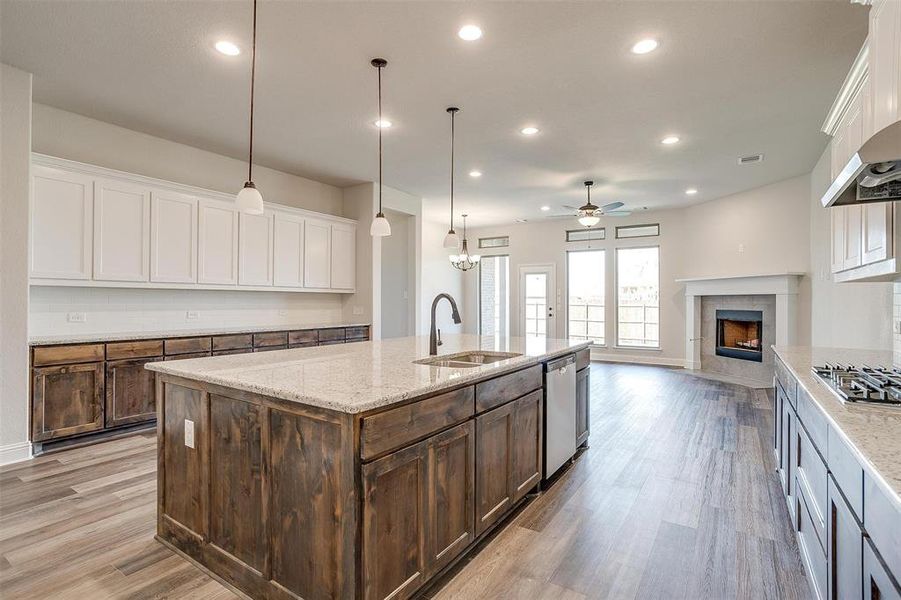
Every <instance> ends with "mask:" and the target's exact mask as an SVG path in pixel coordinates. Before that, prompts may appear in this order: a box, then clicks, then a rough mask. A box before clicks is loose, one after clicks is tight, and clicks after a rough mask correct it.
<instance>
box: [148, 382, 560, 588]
mask: <svg viewBox="0 0 901 600" xmlns="http://www.w3.org/2000/svg"><path fill="white" fill-rule="evenodd" d="M541 368H542V367H541V365H537V366H534V367H528V368H527V369H523V370H521V371H517V372H515V373H512V374H508V375H505V376H501V378H503V377H508V378H510V379H507V380H506V381H508V382H514V381H515V382H517V383H518V385H517V386H516V387H515V388H514V387H512V386H509V385H501V386H498V385H484V386H483V385H482V384H484V383H491V382H492V381H495V380H488V381H486V382H481V383H477V384H476V385H469V386H464V387H461V388H457V389H453V390H449V391H443V392H441V393H440V394H437V395H434V396H430V397H425V398H420V399H416V400H414V401H412V402H410V403H407V404H404V405H401V406H397V405H393V406H390V407H387V408H384V409H378V410H375V411H371V412H369V413H363V414H360V415H351V414H345V413H339V412H333V411H328V410H322V409H316V408H312V407H308V406H304V405H301V404H297V403H293V402H288V401H281V400H277V399H273V398H269V397H264V396H259V395H256V394H251V393H247V392H240V391H236V390H230V389H226V388H221V387H219V386H215V385H210V384H207V383H201V382H197V381H190V380H186V379H182V378H178V377H173V376H169V375H160V376H159V377H158V382H157V400H158V402H157V404H158V406H157V410H158V420H159V422H160V423H161V424H162V426H161V427H160V428H159V431H158V436H159V471H158V477H159V480H158V490H159V491H158V493H159V497H158V503H159V505H158V524H157V533H158V537H159V539H161V540H163V541H164V542H165V543H167V544H169V545H171V546H172V547H174V548H175V549H177V550H178V551H180V552H183V553H184V554H186V555H188V556H190V557H191V558H193V559H195V560H196V561H198V562H199V563H200V564H202V565H203V566H204V567H206V568H207V569H209V570H210V571H212V572H213V573H215V574H216V575H218V576H219V577H221V578H223V579H224V580H225V581H227V582H228V583H230V584H232V585H234V586H235V587H237V588H239V589H241V590H243V591H244V592H246V593H248V594H250V595H251V596H252V597H254V598H295V599H300V598H303V599H305V600H325V599H332V598H346V599H356V598H362V599H364V600H383V599H388V598H391V599H396V600H403V599H405V598H409V597H411V596H413V595H414V594H415V593H416V592H417V591H418V590H420V589H421V588H422V587H423V586H424V585H425V584H426V583H427V582H429V581H430V580H431V579H432V578H434V577H435V576H436V575H438V574H439V573H441V572H442V571H444V570H446V569H447V568H449V567H450V566H451V565H452V564H453V563H454V562H455V561H456V560H457V559H459V558H460V557H461V556H462V555H463V554H465V553H466V552H467V551H468V550H470V549H472V548H473V547H474V545H475V543H476V542H477V541H478V539H479V537H480V535H484V534H487V532H488V531H489V530H490V529H491V528H492V526H493V525H496V524H497V523H499V522H501V520H502V519H503V517H504V516H505V515H508V514H509V513H510V510H511V509H512V508H514V507H515V506H516V505H517V504H518V503H519V502H521V501H522V500H523V499H524V498H525V496H526V494H527V493H528V492H529V491H530V490H532V489H534V488H535V487H536V486H537V484H538V483H539V480H540V465H541V459H542V456H541V448H542V444H541V441H542V440H541V422H542V418H541V417H542V414H541V412H542V404H543V390H542V389H540V386H541ZM527 382H534V383H527ZM512 389H515V390H516V392H515V393H512V394H511V392H510V390H512ZM478 406H490V407H491V408H490V409H485V410H482V411H481V412H480V410H479V409H478V408H477V407H478Z"/></svg>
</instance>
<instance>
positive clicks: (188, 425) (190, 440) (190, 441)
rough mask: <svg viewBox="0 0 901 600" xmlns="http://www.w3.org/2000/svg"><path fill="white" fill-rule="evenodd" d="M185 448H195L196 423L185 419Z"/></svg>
mask: <svg viewBox="0 0 901 600" xmlns="http://www.w3.org/2000/svg"><path fill="white" fill-rule="evenodd" d="M185 446H187V447H188V448H193V447H194V421H191V420H190V419H185Z"/></svg>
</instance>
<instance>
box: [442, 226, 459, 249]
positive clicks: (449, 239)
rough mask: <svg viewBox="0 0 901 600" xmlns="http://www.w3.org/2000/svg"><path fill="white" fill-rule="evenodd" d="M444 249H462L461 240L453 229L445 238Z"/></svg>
mask: <svg viewBox="0 0 901 600" xmlns="http://www.w3.org/2000/svg"><path fill="white" fill-rule="evenodd" d="M444 247H445V248H447V249H448V250H450V249H454V248H459V247H460V238H459V236H457V233H456V232H455V231H454V230H453V229H451V230H449V231H448V232H447V235H446V236H444Z"/></svg>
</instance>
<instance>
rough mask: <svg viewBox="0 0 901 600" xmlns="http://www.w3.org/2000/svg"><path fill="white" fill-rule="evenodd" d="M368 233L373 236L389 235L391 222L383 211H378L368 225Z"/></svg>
mask: <svg viewBox="0 0 901 600" xmlns="http://www.w3.org/2000/svg"><path fill="white" fill-rule="evenodd" d="M369 235H371V236H373V237H385V236H389V235H391V224H390V223H389V222H388V219H386V218H385V215H384V214H383V213H378V214H377V215H376V216H375V218H374V219H373V220H372V225H370V226H369Z"/></svg>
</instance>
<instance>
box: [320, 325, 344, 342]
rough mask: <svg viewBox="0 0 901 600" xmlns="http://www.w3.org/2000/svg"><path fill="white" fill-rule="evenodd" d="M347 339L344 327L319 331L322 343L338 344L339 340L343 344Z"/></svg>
mask: <svg viewBox="0 0 901 600" xmlns="http://www.w3.org/2000/svg"><path fill="white" fill-rule="evenodd" d="M345 337H346V336H345V332H344V328H343V327H330V328H329V329H320V330H319V341H320V342H336V341H338V340H340V341H342V342H343V341H344V339H345Z"/></svg>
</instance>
